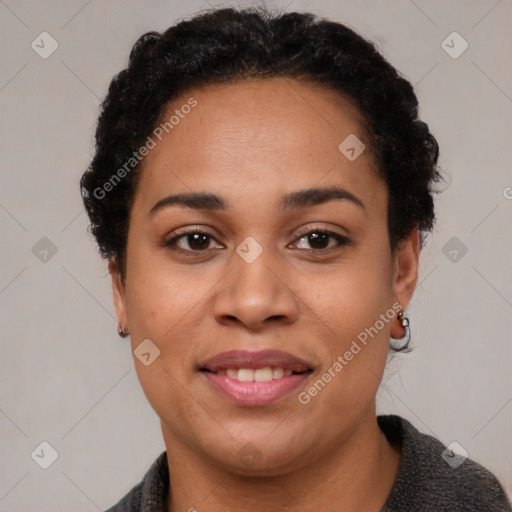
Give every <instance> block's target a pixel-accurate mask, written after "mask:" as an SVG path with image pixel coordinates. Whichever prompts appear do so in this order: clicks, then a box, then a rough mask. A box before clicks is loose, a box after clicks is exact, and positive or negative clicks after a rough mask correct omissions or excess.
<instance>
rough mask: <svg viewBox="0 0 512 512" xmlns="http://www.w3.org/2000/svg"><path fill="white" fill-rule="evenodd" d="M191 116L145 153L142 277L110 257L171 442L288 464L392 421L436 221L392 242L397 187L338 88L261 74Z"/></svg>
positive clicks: (195, 93) (132, 259)
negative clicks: (387, 408) (398, 341)
mask: <svg viewBox="0 0 512 512" xmlns="http://www.w3.org/2000/svg"><path fill="white" fill-rule="evenodd" d="M191 98H194V100H195V101H197V104H196V105H195V106H194V107H193V108H190V109H187V108H185V109H182V108H181V107H182V106H183V105H185V104H193V103H194V101H193V100H190V99H191ZM189 100H190V101H189ZM176 110H178V111H179V112H175V111H176ZM185 112H188V113H185ZM173 114H176V115H178V114H179V121H178V122H176V119H174V120H173V124H172V129H171V128H169V126H171V125H168V126H167V131H168V132H169V133H166V131H165V130H163V136H162V135H160V137H161V139H162V140H161V141H160V140H158V138H157V137H155V136H153V139H154V140H155V142H156V146H155V147H154V148H153V149H151V150H150V151H149V154H148V155H147V156H146V157H145V159H144V161H143V166H142V169H141V173H142V174H141V179H140V182H139V184H138V188H137V190H136V194H135V199H134V203H133V206H132V210H131V212H130V224H129V234H128V244H127V254H126V283H125V286H124V287H123V286H122V285H121V283H120V280H119V279H118V276H117V274H115V267H114V265H113V264H111V265H110V267H109V268H110V271H111V274H112V277H113V287H114V298H115V304H116V309H117V314H118V319H119V320H120V321H122V323H123V325H125V326H128V327H129V330H130V334H131V343H132V349H133V350H135V353H136V354H139V355H140V352H142V353H143V354H144V355H143V356H142V357H141V359H142V360H143V361H144V362H145V363H146V364H143V362H141V361H140V360H139V359H138V358H136V359H135V366H136V369H137V373H138V376H139V379H140V382H141V384H142V387H143V389H144V392H145V394H146V396H147V398H148V400H149V402H150V403H151V405H152V406H153V408H154V409H155V411H156V412H157V413H158V415H159V417H160V419H161V423H162V429H163V434H164V439H165V442H166V446H167V448H168V450H170V449H174V450H175V451H176V453H178V451H180V450H181V452H180V453H188V454H189V455H195V456H198V457H201V458H202V459H203V460H208V461H209V462H210V463H214V464H217V465H218V466H221V467H225V468H229V469H230V470H235V471H239V472H242V473H244V472H245V473H254V474H257V473H258V472H260V471H263V472H265V473H266V474H271V473H274V474H278V473H279V472H284V471H286V470H288V469H290V468H294V467H298V466H301V465H305V464H307V463H308V462H312V461H314V460H316V459H318V458H321V457H322V456H325V455H326V454H331V453H333V452H334V451H336V450H338V449H340V447H343V446H344V444H346V442H348V440H349V438H351V439H353V437H352V436H354V435H355V434H356V433H357V432H361V431H362V430H364V425H368V424H370V422H375V411H374V397H375V394H376V392H377V389H378V386H379V382H380V379H381V376H382V373H383V370H384V366H385V363H386V357H387V353H388V342H389V337H390V335H392V336H394V337H400V336H402V335H403V331H401V329H399V328H398V322H397V320H395V319H391V318H392V317H396V313H397V310H398V309H399V308H398V305H397V301H399V302H400V303H401V305H402V306H403V308H404V309H405V308H406V306H407V304H408V302H409V300H410V297H411V294H412V292H413V290H414V286H415V283H416V277H417V261H418V251H419V249H418V236H417V235H418V234H417V232H414V233H413V234H412V235H411V238H410V239H409V240H408V241H407V243H405V244H403V245H402V246H401V248H400V249H399V250H398V251H397V252H396V253H395V254H394V255H393V254H392V253H391V251H390V247H389V234H388V230H387V207H388V195H387V188H386V185H385V183H384V182H383V181H382V180H381V179H380V178H379V177H378V176H377V175H376V173H375V171H374V163H373V161H372V159H371V155H370V151H369V146H368V144H369V143H368V142H367V140H366V139H365V136H364V134H363V133H362V125H361V118H360V116H359V114H358V111H357V110H356V109H355V108H354V107H352V106H351V104H350V103H349V102H348V101H346V100H344V99H343V98H342V97H341V96H340V95H339V94H337V93H336V92H333V91H331V90H329V89H327V88H324V87H322V86H319V85H313V84H308V83H304V82H299V81H295V80H285V79H267V80H265V81H259V82H258V81H245V82H238V83H232V84H227V85H218V86H210V87H206V88H202V89H194V90H192V91H189V92H188V93H186V94H184V95H183V96H182V97H181V98H179V99H178V100H176V101H173V103H172V105H169V106H168V108H167V109H166V111H165V115H164V116H163V118H162V119H164V120H165V121H167V120H169V118H170V117H171V116H172V115H173ZM161 131H162V130H161ZM354 136H355V137H357V139H355V138H354ZM347 137H350V138H349V139H348V140H347V141H346V142H345V143H344V144H342V146H341V149H340V148H339V146H340V144H341V143H342V142H343V141H344V140H345V139H347ZM358 139H359V141H362V143H364V144H365V145H366V149H365V150H363V151H362V152H361V150H362V149H363V146H362V145H361V142H358ZM360 152H361V153H360ZM358 153H360V154H359V156H358ZM334 191H336V192H334ZM191 194H202V195H203V194H205V195H207V197H202V198H198V196H196V197H195V200H194V196H189V195H191ZM174 195H180V197H181V200H177V199H176V198H174V199H173V200H171V199H169V200H167V201H163V202H162V200H165V198H167V197H168V196H174ZM213 196H215V197H213ZM178 199H179V198H178ZM155 205H157V206H156V207H155ZM190 231H197V232H198V233H199V234H196V235H188V236H187V235H186V233H189V232H190ZM327 231H328V232H330V233H329V234H322V232H327ZM177 237H179V238H177ZM365 334H366V338H365ZM143 340H151V341H150V342H148V341H145V342H144V343H145V344H144V345H141V346H140V348H139V349H138V350H136V349H137V347H139V345H140V344H141V343H142V342H143ZM363 340H365V342H363ZM156 347H158V350H159V351H160V353H159V355H158V356H157V357H156V355H157V354H158V350H157V349H156ZM239 351H245V352H239ZM262 351H278V352H265V353H263V352H262ZM155 357H156V358H155ZM148 363H149V364H148ZM336 363H337V364H336ZM269 368H270V369H269ZM281 368H282V370H281ZM239 369H241V370H242V371H238V370H239ZM255 370H257V371H255ZM291 372H294V373H292V375H289V373H291ZM254 379H256V380H255V381H254ZM319 380H320V382H319ZM315 383H316V386H315ZM315 390H316V392H315Z"/></svg>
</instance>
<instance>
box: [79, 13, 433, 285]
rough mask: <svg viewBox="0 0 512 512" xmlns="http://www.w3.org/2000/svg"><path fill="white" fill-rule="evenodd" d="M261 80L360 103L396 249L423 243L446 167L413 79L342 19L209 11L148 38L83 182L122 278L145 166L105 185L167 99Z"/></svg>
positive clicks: (103, 122)
mask: <svg viewBox="0 0 512 512" xmlns="http://www.w3.org/2000/svg"><path fill="white" fill-rule="evenodd" d="M265 77H270V78H272V77H288V78H296V79H306V80H309V81H313V82H316V83H321V84H324V85H326V86H329V87H330V88H334V89H335V90H336V91H338V92H339V93H340V94H342V95H344V97H347V98H349V99H350V100H351V101H352V102H353V103H354V104H355V105H356V106H357V107H358V109H359V110H360V112H361V113H362V114H363V118H364V119H365V122H366V125H365V126H364V127H363V128H364V130H365V132H366V133H367V134H368V136H369V138H370V142H371V152H372V154H373V155H375V162H376V164H377V169H376V170H377V172H378V173H379V175H380V176H381V177H382V178H383V179H384V181H385V183H386V184H387V187H388V192H389V204H388V229H389V239H390V245H391V248H392V249H395V248H396V246H397V245H398V243H399V242H400V241H401V240H403V239H405V238H406V237H407V235H409V234H410V233H411V232H412V230H413V229H414V228H415V227H419V229H420V232H421V234H422V237H421V240H422V243H423V240H424V236H425V234H427V233H428V232H429V231H431V230H432V227H433V223H434V220H435V215H434V205H433V199H432V191H433V189H432V185H433V183H434V182H435V181H437V180H438V179H439V178H440V173H439V170H438V168H437V158H438V145H437V142H436V140H435V138H434V137H433V136H432V134H431V133H430V131H429V128H428V126H427V124H425V123H424V122H423V121H421V120H419V119H418V101H417V98H416V96H415V94H414V91H413V87H412V85H411V84H410V83H409V82H408V81H407V80H406V79H404V78H403V77H402V76H400V75H399V73H398V72H397V71H396V69H395V68H394V67H393V66H392V65H391V64H389V63H388V62H387V61H386V60H385V59H384V58H383V57H382V55H381V54H380V53H379V52H378V50H377V49H376V48H375V46H374V45H373V44H372V43H371V42H369V41H367V40H365V39H364V38H362V37H361V36H360V35H358V34H357V33H356V32H354V31H353V30H351V29H350V28H348V27H346V26H345V25H343V24H341V23H336V22H333V21H329V20H325V19H322V18H318V17H317V16H315V15H313V14H311V13H296V12H290V13H271V12H270V11H268V10H266V9H262V8H250V9H232V8H229V9H213V10H209V11H206V12H203V13H201V14H199V15H196V16H194V17H192V18H191V19H188V20H183V21H181V22H179V23H177V24H176V25H174V26H171V27H170V28H169V29H167V30H166V31H165V32H163V33H158V32H148V33H146V34H144V35H142V36H141V37H140V38H139V39H138V40H137V42H136V43H135V45H134V47H133V49H132V51H131V53H130V58H129V63H128V67H127V68H126V69H123V70H122V71H121V72H120V73H118V74H117V75H116V76H115V77H114V78H113V80H112V82H111V84H110V87H109V90H108V94H107V96H106V98H105V100H104V101H103V103H102V106H101V114H100V116H99V119H98V124H97V129H96V150H95V155H94V157H93V159H92V162H91V164H90V167H89V168H88V169H87V171H86V172H85V173H84V174H83V176H82V178H81V182H80V186H81V193H82V198H83V202H84V205H85V208H86V210H87V213H88V215H89V218H90V222H91V225H90V231H91V232H92V234H93V235H94V237H95V239H96V241H97V243H98V246H99V250H100V253H101V255H102V257H104V258H108V259H114V260H115V262H116V266H117V269H118V271H119V272H120V273H121V276H122V277H124V275H125V271H126V267H125V257H126V255H125V252H126V242H127V235H128V222H129V212H130V208H131V205H132V202H133V198H134V194H135V190H136V187H137V181H138V173H137V170H138V167H139V165H138V164H137V165H135V164H134V167H133V170H132V171H131V172H124V173H122V176H123V178H122V179H119V180H118V182H116V183H115V184H114V185H115V186H110V187H109V190H108V194H107V193H105V190H106V189H104V188H103V186H104V185H105V184H106V183H107V182H108V181H109V179H111V177H112V176H113V175H114V174H116V172H118V171H119V173H118V176H120V175H121V174H120V172H121V169H122V168H123V165H124V166H125V167H124V168H125V169H126V162H128V161H130V159H132V160H133V156H134V154H135V153H136V151H137V149H138V148H140V147H141V145H142V144H143V143H144V141H146V139H147V137H148V136H149V135H150V134H151V133H152V131H153V130H154V129H155V126H156V124H157V123H158V120H159V118H160V116H161V114H162V112H163V110H164V108H165V107H166V104H167V103H168V102H169V101H171V100H173V99H174V98H176V97H177V96H178V95H180V94H182V93H184V92H186V91H187V90H189V89H191V88H192V87H196V86H203V85H208V84H216V83H222V82H232V81H236V80H242V79H246V78H265ZM136 163H137V162H136Z"/></svg>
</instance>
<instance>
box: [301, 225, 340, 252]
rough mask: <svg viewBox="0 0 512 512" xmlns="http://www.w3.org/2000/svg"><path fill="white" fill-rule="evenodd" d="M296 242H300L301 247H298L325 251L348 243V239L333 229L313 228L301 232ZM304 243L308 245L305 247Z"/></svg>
mask: <svg viewBox="0 0 512 512" xmlns="http://www.w3.org/2000/svg"><path fill="white" fill-rule="evenodd" d="M298 242H299V244H302V247H301V246H299V247H298V248H299V249H305V250H320V251H322V250H324V251H325V250H328V249H332V248H333V247H336V246H338V247H340V246H343V245H347V244H348V243H350V240H349V239H348V238H346V237H344V236H343V235H340V234H339V233H335V232H334V231H327V230H325V229H314V230H311V231H308V232H307V233H304V234H302V235H301V236H300V238H298ZM331 242H332V243H331ZM295 243H297V242H295ZM305 244H309V245H310V247H305V246H304V245H305Z"/></svg>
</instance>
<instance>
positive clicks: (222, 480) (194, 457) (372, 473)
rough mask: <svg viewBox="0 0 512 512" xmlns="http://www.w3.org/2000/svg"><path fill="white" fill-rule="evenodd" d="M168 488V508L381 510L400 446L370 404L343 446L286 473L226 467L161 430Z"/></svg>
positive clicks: (217, 510)
mask: <svg viewBox="0 0 512 512" xmlns="http://www.w3.org/2000/svg"><path fill="white" fill-rule="evenodd" d="M164 440H165V444H166V447H167V455H168V462H169V477H170V487H169V488H170V489H171V492H170V493H169V495H168V497H167V509H168V511H169V512H177V511H190V512H194V511H195V510H197V511H201V510H208V511H209V512H220V511H225V510H251V512H263V511H265V512H274V511H276V512H277V511H282V510H287V511H289V512H294V511H297V512H303V511H304V510H322V511H326V512H330V511H333V512H334V511H336V512H339V511H343V512H352V511H356V510H365V511H376V512H377V511H379V510H381V509H382V507H383V506H384V504H385V502H386V500H387V498H388V496H389V494H390V493H391V489H392V487H393V484H394V481H395V479H396V475H397V472H398V464H399V460H400V449H399V448H397V447H393V446H391V445H390V444H389V442H388V441H387V439H386V437H385V435H384V434H383V433H382V431H381V430H380V428H379V426H378V424H377V419H376V416H375V408H374V407H373V408H372V411H371V413H370V414H369V415H368V418H367V419H366V420H364V421H363V423H361V424H360V425H359V426H358V428H357V431H356V432H355V433H354V434H353V435H351V436H350V437H349V438H348V439H347V440H346V441H345V442H344V443H340V444H342V446H337V447H336V448H333V449H332V450H329V453H324V454H317V457H316V459H315V460H314V461H311V462H310V463H309V464H306V465H303V466H300V468H299V469H296V470H294V471H288V472H286V473H284V474H279V475H271V473H270V471H269V476H264V477H262V476H246V475H240V474H237V473H236V472H234V471H227V470H226V469H225V468H221V467H220V466H218V465H217V464H215V463H209V462H207V461H205V459H204V456H200V455H199V454H197V453H195V452H192V451H190V450H189V449H188V448H187V447H184V446H183V444H181V443H178V442H177V441H176V439H173V438H172V436H171V435H170V434H169V433H168V432H167V433H166V432H164Z"/></svg>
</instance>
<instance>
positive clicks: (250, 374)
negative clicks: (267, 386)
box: [217, 367, 293, 382]
mask: <svg viewBox="0 0 512 512" xmlns="http://www.w3.org/2000/svg"><path fill="white" fill-rule="evenodd" d="M292 373H293V372H292V370H285V369H283V368H270V367H267V368H258V369H257V370H253V369H252V368H239V369H238V370H237V369H236V368H228V369H227V370H219V371H218V372H217V375H227V376H228V377H229V378H231V379H237V380H239V381H240V382H253V381H256V382H269V381H271V380H272V379H280V378H281V377H283V376H284V377H286V376H288V375H291V374H292Z"/></svg>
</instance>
